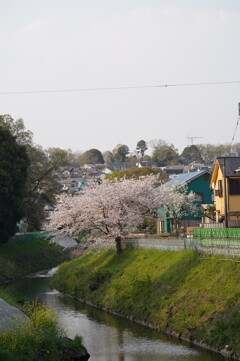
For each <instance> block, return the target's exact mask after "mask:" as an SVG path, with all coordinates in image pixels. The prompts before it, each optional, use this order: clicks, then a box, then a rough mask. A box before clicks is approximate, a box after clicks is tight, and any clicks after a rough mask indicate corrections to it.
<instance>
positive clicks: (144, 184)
mask: <svg viewBox="0 0 240 361" xmlns="http://www.w3.org/2000/svg"><path fill="white" fill-rule="evenodd" d="M158 185H159V179H158V176H156V175H149V176H146V177H144V178H142V179H138V180H136V179H124V178H123V179H120V180H114V181H110V180H104V181H103V182H102V183H101V184H97V183H95V182H89V183H88V185H87V186H86V187H85V189H84V191H82V192H80V193H79V194H78V195H76V196H74V197H70V196H65V198H63V200H62V203H59V204H58V206H57V208H56V210H55V211H54V212H53V214H52V216H51V220H50V224H49V227H50V229H57V228H58V229H59V228H61V229H62V230H63V231H64V232H67V233H69V234H73V233H74V232H78V231H81V230H83V229H88V230H98V231H99V232H101V234H104V235H107V236H109V237H114V238H115V242H116V248H117V253H119V252H121V234H122V232H123V230H124V228H128V227H133V226H134V227H137V226H139V225H141V224H142V223H143V221H144V219H145V218H147V217H151V218H154V219H156V218H157V215H158V212H157V210H158V208H162V207H164V206H165V205H169V206H170V205H171V206H172V207H173V206H174V204H177V203H178V202H181V201H182V198H181V197H180V196H178V192H177V191H176V190H172V191H171V192H170V191H169V189H161V188H159V187H158ZM189 201H190V200H189Z"/></svg>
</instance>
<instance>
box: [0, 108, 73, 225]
mask: <svg viewBox="0 0 240 361" xmlns="http://www.w3.org/2000/svg"><path fill="white" fill-rule="evenodd" d="M0 124H1V126H2V127H3V129H7V130H8V131H10V133H11V134H12V135H14V136H15V138H16V141H17V143H18V144H24V145H25V148H26V152H27V155H28V159H29V167H28V172H27V182H26V188H25V196H24V209H25V214H23V215H22V216H25V218H26V220H27V223H28V224H29V226H30V228H31V229H32V230H40V229H41V225H42V221H43V219H44V217H45V214H44V207H45V206H46V205H47V204H49V205H54V204H55V196H56V194H57V193H58V191H59V184H58V182H57V176H56V170H58V168H59V167H60V166H65V165H66V164H67V163H68V158H69V157H68V156H67V153H68V151H64V150H62V149H60V148H49V150H48V151H47V152H44V151H43V149H42V148H41V147H40V146H34V145H33V141H32V137H33V134H32V132H30V131H29V130H27V129H26V128H25V125H24V122H23V120H22V119H18V120H14V119H13V118H12V117H11V116H10V115H2V116H0Z"/></svg>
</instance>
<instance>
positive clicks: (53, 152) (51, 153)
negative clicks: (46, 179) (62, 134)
mask: <svg viewBox="0 0 240 361" xmlns="http://www.w3.org/2000/svg"><path fill="white" fill-rule="evenodd" d="M46 154H47V156H48V160H49V165H52V166H53V167H54V169H56V168H58V167H59V166H61V167H64V166H70V163H71V158H70V154H69V151H68V150H64V149H60V148H48V150H47V152H46Z"/></svg>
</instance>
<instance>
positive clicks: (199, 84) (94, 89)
mask: <svg viewBox="0 0 240 361" xmlns="http://www.w3.org/2000/svg"><path fill="white" fill-rule="evenodd" d="M227 84H240V80H235V81H219V82H205V83H178V84H156V85H136V86H116V87H99V88H79V89H50V90H29V91H9V92H0V95H14V94H41V93H76V92H91V91H109V90H110V91H111V90H131V89H148V88H173V87H188V86H189V87H190V86H206V85H227Z"/></svg>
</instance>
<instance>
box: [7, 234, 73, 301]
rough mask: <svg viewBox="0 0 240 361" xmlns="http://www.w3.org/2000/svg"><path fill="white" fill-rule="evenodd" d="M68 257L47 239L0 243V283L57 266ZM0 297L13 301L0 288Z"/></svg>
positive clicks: (66, 253) (65, 252)
mask: <svg viewBox="0 0 240 361" xmlns="http://www.w3.org/2000/svg"><path fill="white" fill-rule="evenodd" d="M67 259H69V251H64V252H63V250H62V247H58V246H56V245H54V244H49V240H47V239H36V240H28V241H19V242H9V243H3V244H1V243H0V285H1V284H4V283H6V282H8V281H12V280H15V279H19V278H22V277H24V276H27V275H29V274H31V273H34V272H38V271H41V270H44V269H48V268H51V267H54V266H57V265H58V264H60V263H61V262H63V261H66V260H67ZM0 297H1V298H3V299H5V301H7V302H9V303H13V300H12V298H11V296H10V297H9V296H8V295H6V293H5V292H3V291H2V290H0Z"/></svg>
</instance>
